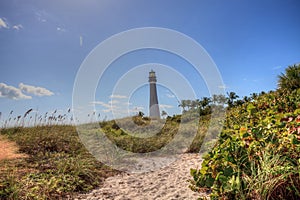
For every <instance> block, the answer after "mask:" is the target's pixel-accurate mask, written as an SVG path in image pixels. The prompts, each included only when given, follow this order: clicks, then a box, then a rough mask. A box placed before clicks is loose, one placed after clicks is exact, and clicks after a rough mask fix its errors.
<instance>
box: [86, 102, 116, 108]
mask: <svg viewBox="0 0 300 200" xmlns="http://www.w3.org/2000/svg"><path fill="white" fill-rule="evenodd" d="M91 104H95V105H100V106H102V107H104V108H108V109H109V110H111V109H116V108H117V106H115V105H111V103H105V102H103V101H93V102H91Z"/></svg>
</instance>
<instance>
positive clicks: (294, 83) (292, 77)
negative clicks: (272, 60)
mask: <svg viewBox="0 0 300 200" xmlns="http://www.w3.org/2000/svg"><path fill="white" fill-rule="evenodd" d="M278 88H279V89H282V90H295V89H298V88H300V64H298V65H293V66H288V68H286V69H285V73H281V75H279V76H278Z"/></svg>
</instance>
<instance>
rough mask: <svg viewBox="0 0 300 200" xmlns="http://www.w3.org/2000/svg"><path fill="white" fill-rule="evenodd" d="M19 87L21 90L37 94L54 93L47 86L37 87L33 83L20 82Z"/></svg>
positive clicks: (50, 94) (49, 94) (48, 94)
mask: <svg viewBox="0 0 300 200" xmlns="http://www.w3.org/2000/svg"><path fill="white" fill-rule="evenodd" d="M19 88H20V90H21V91H23V92H26V93H28V94H33V95H36V96H52V95H53V94H54V93H53V92H51V91H50V90H47V89H46V88H42V87H36V86H32V85H25V84H23V83H20V84H19Z"/></svg>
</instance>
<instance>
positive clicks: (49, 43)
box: [0, 0, 300, 123]
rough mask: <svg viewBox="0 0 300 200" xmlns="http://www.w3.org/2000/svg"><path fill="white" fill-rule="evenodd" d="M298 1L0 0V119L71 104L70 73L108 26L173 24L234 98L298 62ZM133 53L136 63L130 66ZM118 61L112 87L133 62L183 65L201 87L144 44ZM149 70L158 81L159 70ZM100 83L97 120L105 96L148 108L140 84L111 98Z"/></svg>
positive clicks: (267, 84) (107, 103)
mask: <svg viewBox="0 0 300 200" xmlns="http://www.w3.org/2000/svg"><path fill="white" fill-rule="evenodd" d="M299 8H300V2H299V1H298V0H263V1H259V0H242V1H240V0H226V1H222V0H194V1H192V0H188V1H180V0H163V1H159V0H153V1H146V0H122V1H117V0H100V1H96V0H85V1H83V0H80V1H79V0H60V1H58V0H54V1H52V0H51V1H50V0H43V1H34V0H27V1H23V0H2V1H1V2H0V44H1V45H0V68H1V73H0V112H1V113H2V116H1V118H0V121H1V123H3V121H4V120H5V119H7V117H9V113H10V111H11V110H13V111H14V112H13V114H12V115H11V117H12V116H16V115H23V114H24V113H25V112H26V111H27V110H28V109H30V108H33V109H34V111H36V110H37V112H38V113H39V114H42V113H45V112H53V111H54V110H57V112H61V113H65V112H66V111H67V110H68V108H70V107H71V106H72V92H73V85H74V81H75V78H76V74H77V72H78V70H79V68H80V66H81V64H82V63H83V61H84V59H85V58H86V57H87V56H88V55H89V53H90V52H91V51H92V50H93V49H94V48H95V47H96V46H97V45H98V44H99V43H101V42H102V41H104V40H105V39H107V38H109V37H111V36H112V35H114V34H117V33H120V32H122V31H126V30H128V29H133V28H141V27H162V28H168V29H173V30H176V31H179V32H181V33H183V34H185V35H187V36H189V37H191V38H193V39H194V40H195V41H196V42H198V43H199V44H200V45H202V47H203V48H205V50H206V51H207V52H208V54H209V55H210V56H211V58H212V59H213V61H214V62H215V63H216V65H217V67H218V69H219V71H220V74H221V76H222V79H223V82H224V84H225V86H226V91H234V92H236V93H237V94H238V95H239V96H241V97H242V96H246V95H249V94H251V93H253V92H261V91H269V90H274V89H276V82H277V77H276V76H277V75H278V74H280V73H281V72H283V71H284V68H285V67H286V66H288V65H292V64H295V63H298V62H300V46H299V44H300V37H299V35H300V16H299V15H300V13H299ZM160 53H161V54H160ZM128 56H129V57H130V56H131V55H128ZM133 59H136V60H137V62H136V63H134V65H130V63H131V61H132V60H133ZM128 60H130V59H127V60H126V59H123V60H122V59H120V60H118V61H116V63H118V62H119V63H118V65H117V64H115V66H112V67H111V68H110V69H109V70H107V72H106V74H105V77H104V80H106V81H105V83H104V85H105V84H107V87H110V88H113V86H114V85H115V84H116V81H117V80H118V79H119V78H120V77H121V76H122V74H124V73H126V70H127V71H128V70H130V69H131V68H134V67H136V66H137V65H142V64H143V63H162V64H166V65H168V66H169V67H171V68H172V67H173V68H174V69H176V70H177V71H178V72H179V73H181V74H183V76H184V77H185V78H186V79H188V80H189V82H190V84H191V85H192V86H193V88H194V89H195V92H196V97H197V98H200V97H201V96H202V95H205V96H207V94H208V93H207V90H206V89H205V84H204V82H203V80H202V79H201V77H199V76H197V75H195V73H194V71H193V69H192V67H190V66H188V64H186V63H185V61H182V60H180V59H176V58H175V57H174V56H173V57H172V55H167V54H166V53H164V52H156V51H146V50H145V51H143V52H136V53H135V54H134V56H133V57H132V58H131V61H130V62H129V61H128ZM121 65H122V66H123V65H126V66H127V65H128V67H127V68H122V67H121ZM118 67H119V68H118ZM151 68H152V67H151V65H149V66H145V67H144V70H145V72H147V71H149V70H150V69H151ZM153 68H154V70H156V69H155V66H153ZM125 69H126V70H125ZM157 70H158V69H157ZM147 76H148V74H145V82H147ZM157 76H158V82H159V81H160V80H159V78H163V75H162V74H161V76H160V74H159V73H158V72H157ZM170 80H172V79H170ZM174 81H176V80H174ZM104 85H103V84H102V85H101V81H100V84H99V86H98V89H97V91H96V94H95V102H94V105H95V107H94V105H91V110H92V109H95V110H96V111H97V113H100V114H101V118H102V119H103V118H105V116H107V117H108V118H109V117H111V113H110V109H109V108H112V107H111V103H113V102H114V103H115V104H116V106H118V105H120V104H121V100H122V101H125V102H123V103H124V105H127V107H126V108H128V110H129V111H130V112H131V111H132V112H134V111H135V110H142V111H143V112H145V113H147V112H148V111H147V106H148V105H147V104H148V99H147V98H148V96H147V95H148V92H147V91H148V88H147V87H148V86H147V85H144V86H139V87H138V88H139V89H137V90H136V91H134V92H133V93H132V96H130V97H129V96H126V97H124V95H123V97H122V95H120V96H117V98H116V99H112V98H110V95H109V91H108V89H107V88H105V87H104ZM198 87H199V88H198ZM105 90H107V91H105ZM158 90H159V101H160V103H161V104H162V107H161V109H165V110H166V111H167V112H168V113H169V114H174V113H178V112H180V109H179V108H178V107H177V104H176V103H177V101H178V100H180V99H176V97H175V98H174V96H175V95H174V91H170V90H169V89H168V88H166V87H163V86H159V87H158ZM183 90H184V89H183ZM117 95H118V94H117ZM115 97H116V96H115ZM92 104H93V103H92ZM128 105H129V106H128ZM32 115H33V113H32Z"/></svg>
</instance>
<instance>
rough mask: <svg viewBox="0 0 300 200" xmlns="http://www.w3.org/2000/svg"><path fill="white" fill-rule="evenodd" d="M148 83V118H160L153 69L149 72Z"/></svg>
mask: <svg viewBox="0 0 300 200" xmlns="http://www.w3.org/2000/svg"><path fill="white" fill-rule="evenodd" d="M149 84H150V102H149V113H150V115H149V116H150V118H152V119H160V112H159V105H158V98H157V90H156V75H155V72H154V71H153V70H151V71H150V72H149Z"/></svg>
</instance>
